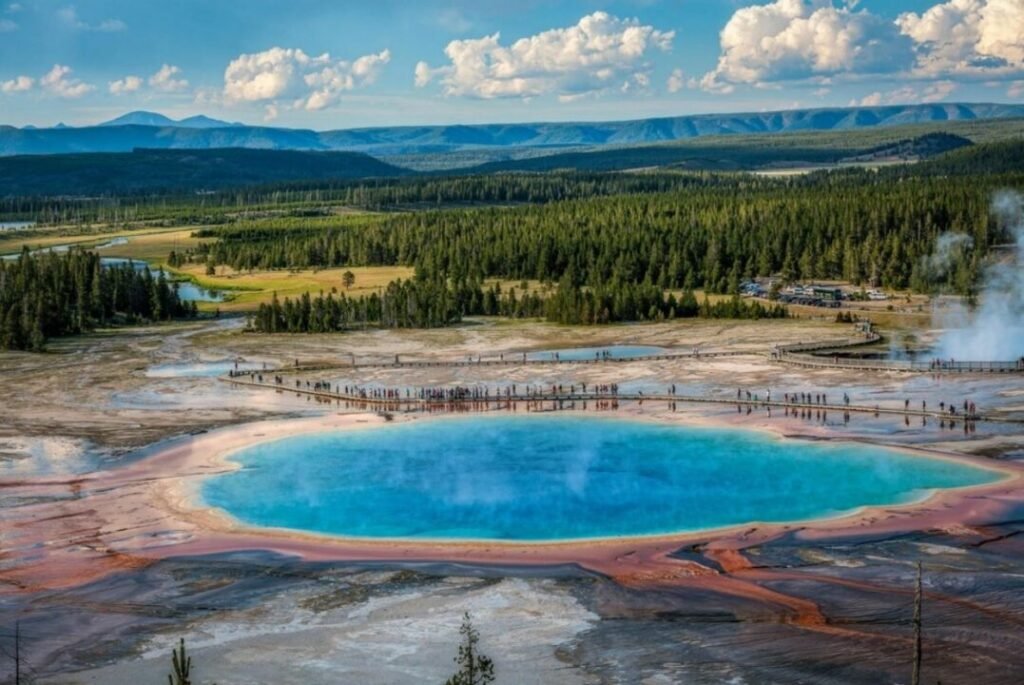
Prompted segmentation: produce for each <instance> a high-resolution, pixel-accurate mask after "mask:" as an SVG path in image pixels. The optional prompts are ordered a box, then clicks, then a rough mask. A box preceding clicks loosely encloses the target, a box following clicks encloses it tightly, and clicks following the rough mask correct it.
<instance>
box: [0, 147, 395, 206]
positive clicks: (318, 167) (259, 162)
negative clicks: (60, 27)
mask: <svg viewBox="0 0 1024 685" xmlns="http://www.w3.org/2000/svg"><path fill="white" fill-rule="evenodd" d="M407 173H408V172H407V171H406V170H405V169H401V168H399V167H396V166H393V165H391V164H386V163H385V162H382V161H380V160H378V159H374V158H373V157H370V156H369V155H366V154H363V153H361V152H301V151H295V150H244V149H223V150H136V151H134V152H129V153H113V154H104V153H89V154H75V155H47V156H37V155H20V156H16V157H0V193H2V194H4V195H8V196H15V195H36V196H38V195H47V196H58V195H74V196H89V195H110V194H119V195H128V194H133V193H143V192H145V193H150V192H192V191H198V190H216V189H220V188H238V187H242V186H249V185H260V184H266V183H274V182H279V181H318V180H323V179H342V180H344V179H364V178H375V177H385V176H386V177H394V176H403V175H405V174H407Z"/></svg>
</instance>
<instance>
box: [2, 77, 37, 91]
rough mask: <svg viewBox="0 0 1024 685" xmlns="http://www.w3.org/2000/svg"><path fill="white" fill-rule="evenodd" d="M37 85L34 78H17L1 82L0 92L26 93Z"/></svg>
mask: <svg viewBox="0 0 1024 685" xmlns="http://www.w3.org/2000/svg"><path fill="white" fill-rule="evenodd" d="M35 84H36V81H35V79H33V78H29V77H28V76H17V77H15V78H13V79H11V80H10V81H3V82H0V92H4V93H24V92H25V91H26V90H32V86H34V85H35Z"/></svg>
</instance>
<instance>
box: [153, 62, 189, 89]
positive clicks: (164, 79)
mask: <svg viewBox="0 0 1024 685" xmlns="http://www.w3.org/2000/svg"><path fill="white" fill-rule="evenodd" d="M180 75H181V69H179V68H178V67H176V66H174V65H171V64H164V65H163V66H161V67H160V69H159V70H158V71H157V72H156V73H155V74H153V75H152V76H150V77H149V87H150V88H153V89H154V90H159V91H160V92H163V93H177V92H180V91H183V90H185V89H186V88H188V81H187V80H185V79H183V78H178V77H179V76H180Z"/></svg>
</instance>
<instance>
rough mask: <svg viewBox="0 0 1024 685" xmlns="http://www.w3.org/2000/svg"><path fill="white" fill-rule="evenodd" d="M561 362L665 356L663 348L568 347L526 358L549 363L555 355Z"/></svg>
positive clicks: (537, 353)
mask: <svg viewBox="0 0 1024 685" xmlns="http://www.w3.org/2000/svg"><path fill="white" fill-rule="evenodd" d="M556 352H557V353H558V359H560V360H561V361H573V362H578V361H591V360H594V359H599V358H602V357H603V358H608V357H610V358H612V359H624V358H628V357H653V356H656V355H659V354H667V353H668V352H669V350H666V349H665V348H664V347H654V346H652V345H608V346H606V347H570V348H566V349H564V350H542V351H540V352H529V353H527V355H526V358H527V359H529V360H530V361H549V360H552V359H555V353H556Z"/></svg>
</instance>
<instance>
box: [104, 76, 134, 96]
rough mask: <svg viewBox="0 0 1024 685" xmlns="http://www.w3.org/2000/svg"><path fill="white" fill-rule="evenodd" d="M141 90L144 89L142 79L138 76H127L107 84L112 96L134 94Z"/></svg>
mask: <svg viewBox="0 0 1024 685" xmlns="http://www.w3.org/2000/svg"><path fill="white" fill-rule="evenodd" d="M139 88H142V79H141V78H139V77H138V76H125V77H124V78H122V79H117V80H116V81H110V82H109V83H108V84H107V90H109V91H110V93H111V94H112V95H124V94H125V93H134V92H135V91H137V90H138V89H139Z"/></svg>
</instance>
